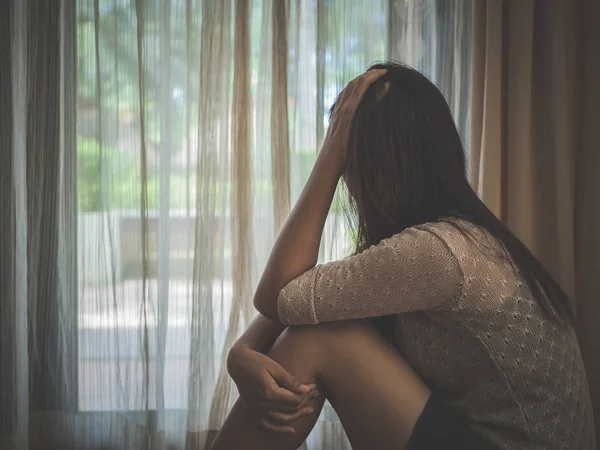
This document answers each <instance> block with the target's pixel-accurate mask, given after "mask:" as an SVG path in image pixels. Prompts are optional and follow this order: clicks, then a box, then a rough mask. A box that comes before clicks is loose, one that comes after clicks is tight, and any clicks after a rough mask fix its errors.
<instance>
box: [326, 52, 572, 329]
mask: <svg viewBox="0 0 600 450" xmlns="http://www.w3.org/2000/svg"><path fill="white" fill-rule="evenodd" d="M372 69H387V72H386V74H384V75H383V76H382V77H381V78H380V79H378V80H377V81H376V82H375V83H374V84H373V85H372V86H371V87H370V88H369V89H368V90H367V92H366V93H365V95H364V96H363V98H362V100H361V102H360V104H359V106H358V108H357V111H356V113H355V115H354V118H353V120H352V122H351V124H350V130H349V135H348V146H347V154H346V167H345V171H344V176H343V180H344V182H345V184H346V187H347V191H348V194H349V195H348V200H349V203H350V207H351V208H350V210H351V211H352V212H353V214H352V217H353V218H354V221H355V232H356V251H357V252H360V251H362V250H365V249H366V248H368V247H370V246H371V245H375V244H377V243H379V242H380V241H381V240H382V239H385V238H389V237H391V236H393V235H394V234H397V233H399V232H401V231H402V230H404V229H405V228H407V227H410V226H414V225H418V224H422V223H426V222H434V221H439V220H448V219H449V218H462V219H465V220H468V221H470V222H471V223H473V224H475V225H478V226H480V227H483V228H484V229H486V230H487V231H488V232H489V233H490V234H491V235H492V236H494V237H495V239H497V240H498V241H499V242H500V243H501V244H502V246H501V247H502V248H503V249H504V251H505V252H506V253H505V256H506V257H507V258H508V259H509V260H510V258H512V261H511V263H514V265H515V266H516V267H515V269H516V270H518V271H519V272H520V274H521V276H522V277H523V278H524V280H525V281H526V282H527V284H528V286H529V288H530V290H531V292H532V294H533V295H534V297H535V299H536V300H537V302H538V303H539V304H540V306H541V307H542V308H543V310H544V311H545V312H546V313H547V314H548V315H549V316H550V317H551V318H552V319H554V320H556V321H557V322H563V320H568V321H571V320H572V319H573V313H572V310H571V306H570V302H569V298H568V296H567V295H566V294H565V292H564V291H563V290H562V289H561V287H560V286H559V285H558V283H557V282H556V281H555V280H554V279H553V278H552V276H551V275H550V274H549V273H548V271H547V270H546V269H545V268H544V267H543V266H542V264H541V263H540V262H539V261H538V260H537V259H536V258H535V257H534V256H533V255H532V254H531V252H530V251H529V250H528V249H527V247H525V245H523V243H522V242H521V241H520V240H519V239H518V238H517V237H516V236H515V235H514V234H513V233H511V232H510V231H509V230H508V229H507V228H506V227H505V226H504V225H503V224H502V222H500V220H499V219H498V218H497V217H496V216H495V215H494V214H493V213H492V212H491V211H490V210H489V209H488V208H487V207H486V206H485V205H484V203H483V202H482V201H481V199H480V198H479V197H478V195H477V193H476V192H475V191H474V190H473V188H472V187H471V185H470V183H469V181H468V179H467V173H466V167H465V152H464V149H463V146H462V143H461V140H460V136H459V134H458V131H457V130H456V127H455V125H454V121H453V118H452V114H451V112H450V108H449V107H448V104H447V103H446V100H445V99H444V97H443V95H442V94H441V92H440V91H439V90H438V89H437V88H436V87H435V85H434V84H433V83H432V82H431V81H429V80H428V79H427V78H426V77H425V76H423V75H422V74H421V73H419V72H418V71H416V70H414V69H412V68H410V67H407V66H404V65H401V64H396V63H384V64H376V65H374V66H371V67H370V68H369V70H372ZM334 107H335V105H334V106H333V107H332V110H333V108H334ZM449 222H450V223H452V224H453V225H455V226H457V227H459V228H460V226H459V225H458V224H459V223H460V222H457V221H452V220H450V221H449ZM461 232H462V233H463V234H465V235H467V234H468V230H466V229H461ZM509 256H510V258H509Z"/></svg>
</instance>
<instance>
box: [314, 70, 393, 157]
mask: <svg viewBox="0 0 600 450" xmlns="http://www.w3.org/2000/svg"><path fill="white" fill-rule="evenodd" d="M385 73H386V69H374V70H370V71H368V72H365V73H363V74H362V75H360V76H358V77H356V78H355V79H353V80H352V81H351V82H350V83H348V85H347V86H346V87H345V88H344V89H343V90H342V92H341V93H340V95H339V96H338V98H337V101H336V103H335V107H334V108H333V111H332V113H331V122H330V124H329V128H328V129H327V135H326V136H325V141H324V142H323V150H322V151H325V152H330V153H333V154H335V155H337V156H338V157H339V158H338V160H339V163H340V164H341V165H343V163H344V158H345V154H346V147H347V145H348V131H349V128H350V122H351V121H352V118H353V117H354V113H355V112H356V108H357V107H358V104H359V103H360V101H361V99H362V98H363V95H364V94H365V92H366V91H367V89H369V87H370V86H371V85H372V84H373V83H374V82H375V81H376V80H377V79H378V78H380V77H381V76H383V75H384V74H385Z"/></svg>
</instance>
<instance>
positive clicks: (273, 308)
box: [253, 289, 281, 323]
mask: <svg viewBox="0 0 600 450" xmlns="http://www.w3.org/2000/svg"><path fill="white" fill-rule="evenodd" d="M253 303H254V308H255V309H256V310H257V311H258V312H259V313H260V314H262V315H263V316H265V317H266V318H267V319H269V320H271V321H273V322H275V323H281V321H280V320H279V314H278V313H277V296H275V297H274V298H273V296H272V295H270V294H267V293H264V294H263V293H262V292H261V291H260V289H257V291H256V294H255V295H254V301H253Z"/></svg>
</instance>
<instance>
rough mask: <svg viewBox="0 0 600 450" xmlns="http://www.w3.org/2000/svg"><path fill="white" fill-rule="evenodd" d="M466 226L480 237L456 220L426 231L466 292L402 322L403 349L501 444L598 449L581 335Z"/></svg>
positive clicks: (444, 395) (484, 237)
mask: <svg viewBox="0 0 600 450" xmlns="http://www.w3.org/2000/svg"><path fill="white" fill-rule="evenodd" d="M453 220H455V219H450V221H453ZM459 222H460V223H459V225H460V226H462V227H463V228H466V229H467V230H468V231H469V234H470V235H472V239H471V238H467V237H466V236H464V235H463V234H462V233H461V232H460V231H458V230H457V229H456V228H455V226H453V225H452V224H450V223H447V222H434V223H429V224H426V225H422V226H420V227H418V228H422V229H426V230H428V231H430V232H432V233H434V234H435V235H437V236H438V237H439V238H441V239H442V240H443V241H444V243H445V244H446V245H447V246H448V248H449V249H450V251H451V252H452V253H453V254H454V255H455V256H456V259H457V260H458V262H459V265H460V268H461V272H462V276H463V286H462V293H461V295H460V298H459V299H458V301H457V302H456V303H455V304H454V305H453V306H452V308H451V309H450V310H447V311H440V312H411V313H406V314H400V315H398V316H397V324H398V325H399V326H397V327H396V333H397V339H398V344H399V346H400V349H401V351H402V353H403V354H404V356H405V358H406V359H407V360H408V361H409V362H410V363H411V365H412V366H413V367H414V368H415V370H416V371H417V372H418V373H419V374H420V375H421V376H422V378H423V379H424V380H425V381H426V382H427V383H428V384H429V385H430V388H431V389H432V391H433V392H434V393H436V394H438V396H439V398H441V399H442V400H443V401H444V402H445V403H446V404H447V405H448V406H449V407H451V408H453V409H455V410H457V411H459V412H461V413H462V414H464V415H466V416H468V417H469V418H470V419H471V421H472V423H473V427H474V428H475V429H476V430H477V431H478V432H480V433H481V434H483V435H484V436H485V437H486V438H487V439H489V440H490V441H492V442H494V443H496V444H498V445H499V446H500V448H511V449H513V448H519V449H521V448H522V449H549V448H568V449H591V448H594V430H593V423H592V421H593V419H592V405H591V401H590V395H589V389H588V383H587V379H586V374H585V370H584V367H583V363H582V359H581V355H580V351H579V346H578V343H577V339H576V336H575V333H574V331H573V329H572V328H571V327H569V326H559V325H558V324H556V323H555V322H553V321H551V320H550V319H549V318H548V316H547V314H546V313H544V311H543V310H542V309H541V308H540V307H539V305H538V304H537V303H536V300H535V299H534V297H533V296H532V294H531V292H530V290H529V289H528V287H527V284H526V283H525V282H524V281H523V280H522V279H521V278H520V276H519V274H518V273H517V272H516V271H515V270H514V269H513V266H512V265H511V263H510V262H509V261H508V260H507V259H506V256H505V253H504V252H502V250H501V248H500V247H499V246H498V244H497V243H496V241H495V240H493V239H492V238H491V237H490V236H489V235H488V234H487V233H486V232H485V231H482V230H481V229H480V228H478V227H476V226H474V225H472V224H471V223H470V222H467V221H463V220H461V221H459ZM440 276H441V277H443V276H444V274H440Z"/></svg>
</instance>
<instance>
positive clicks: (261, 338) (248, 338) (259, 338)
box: [233, 314, 286, 354]
mask: <svg viewBox="0 0 600 450" xmlns="http://www.w3.org/2000/svg"><path fill="white" fill-rule="evenodd" d="M285 329H286V325H281V324H280V323H276V322H273V321H272V320H269V319H267V318H266V317H265V316H263V315H262V314H258V315H257V316H256V317H255V318H254V320H253V321H252V323H251V324H250V326H249V327H248V328H247V329H246V331H245V332H244V334H242V335H241V336H240V338H239V339H238V340H237V342H236V343H235V344H234V346H233V347H234V348H239V347H246V348H249V349H251V350H254V351H256V352H259V353H265V354H266V353H268V352H269V350H271V347H273V344H274V343H275V341H276V340H277V338H278V337H279V335H280V334H281V333H282V332H283V330H285Z"/></svg>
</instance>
